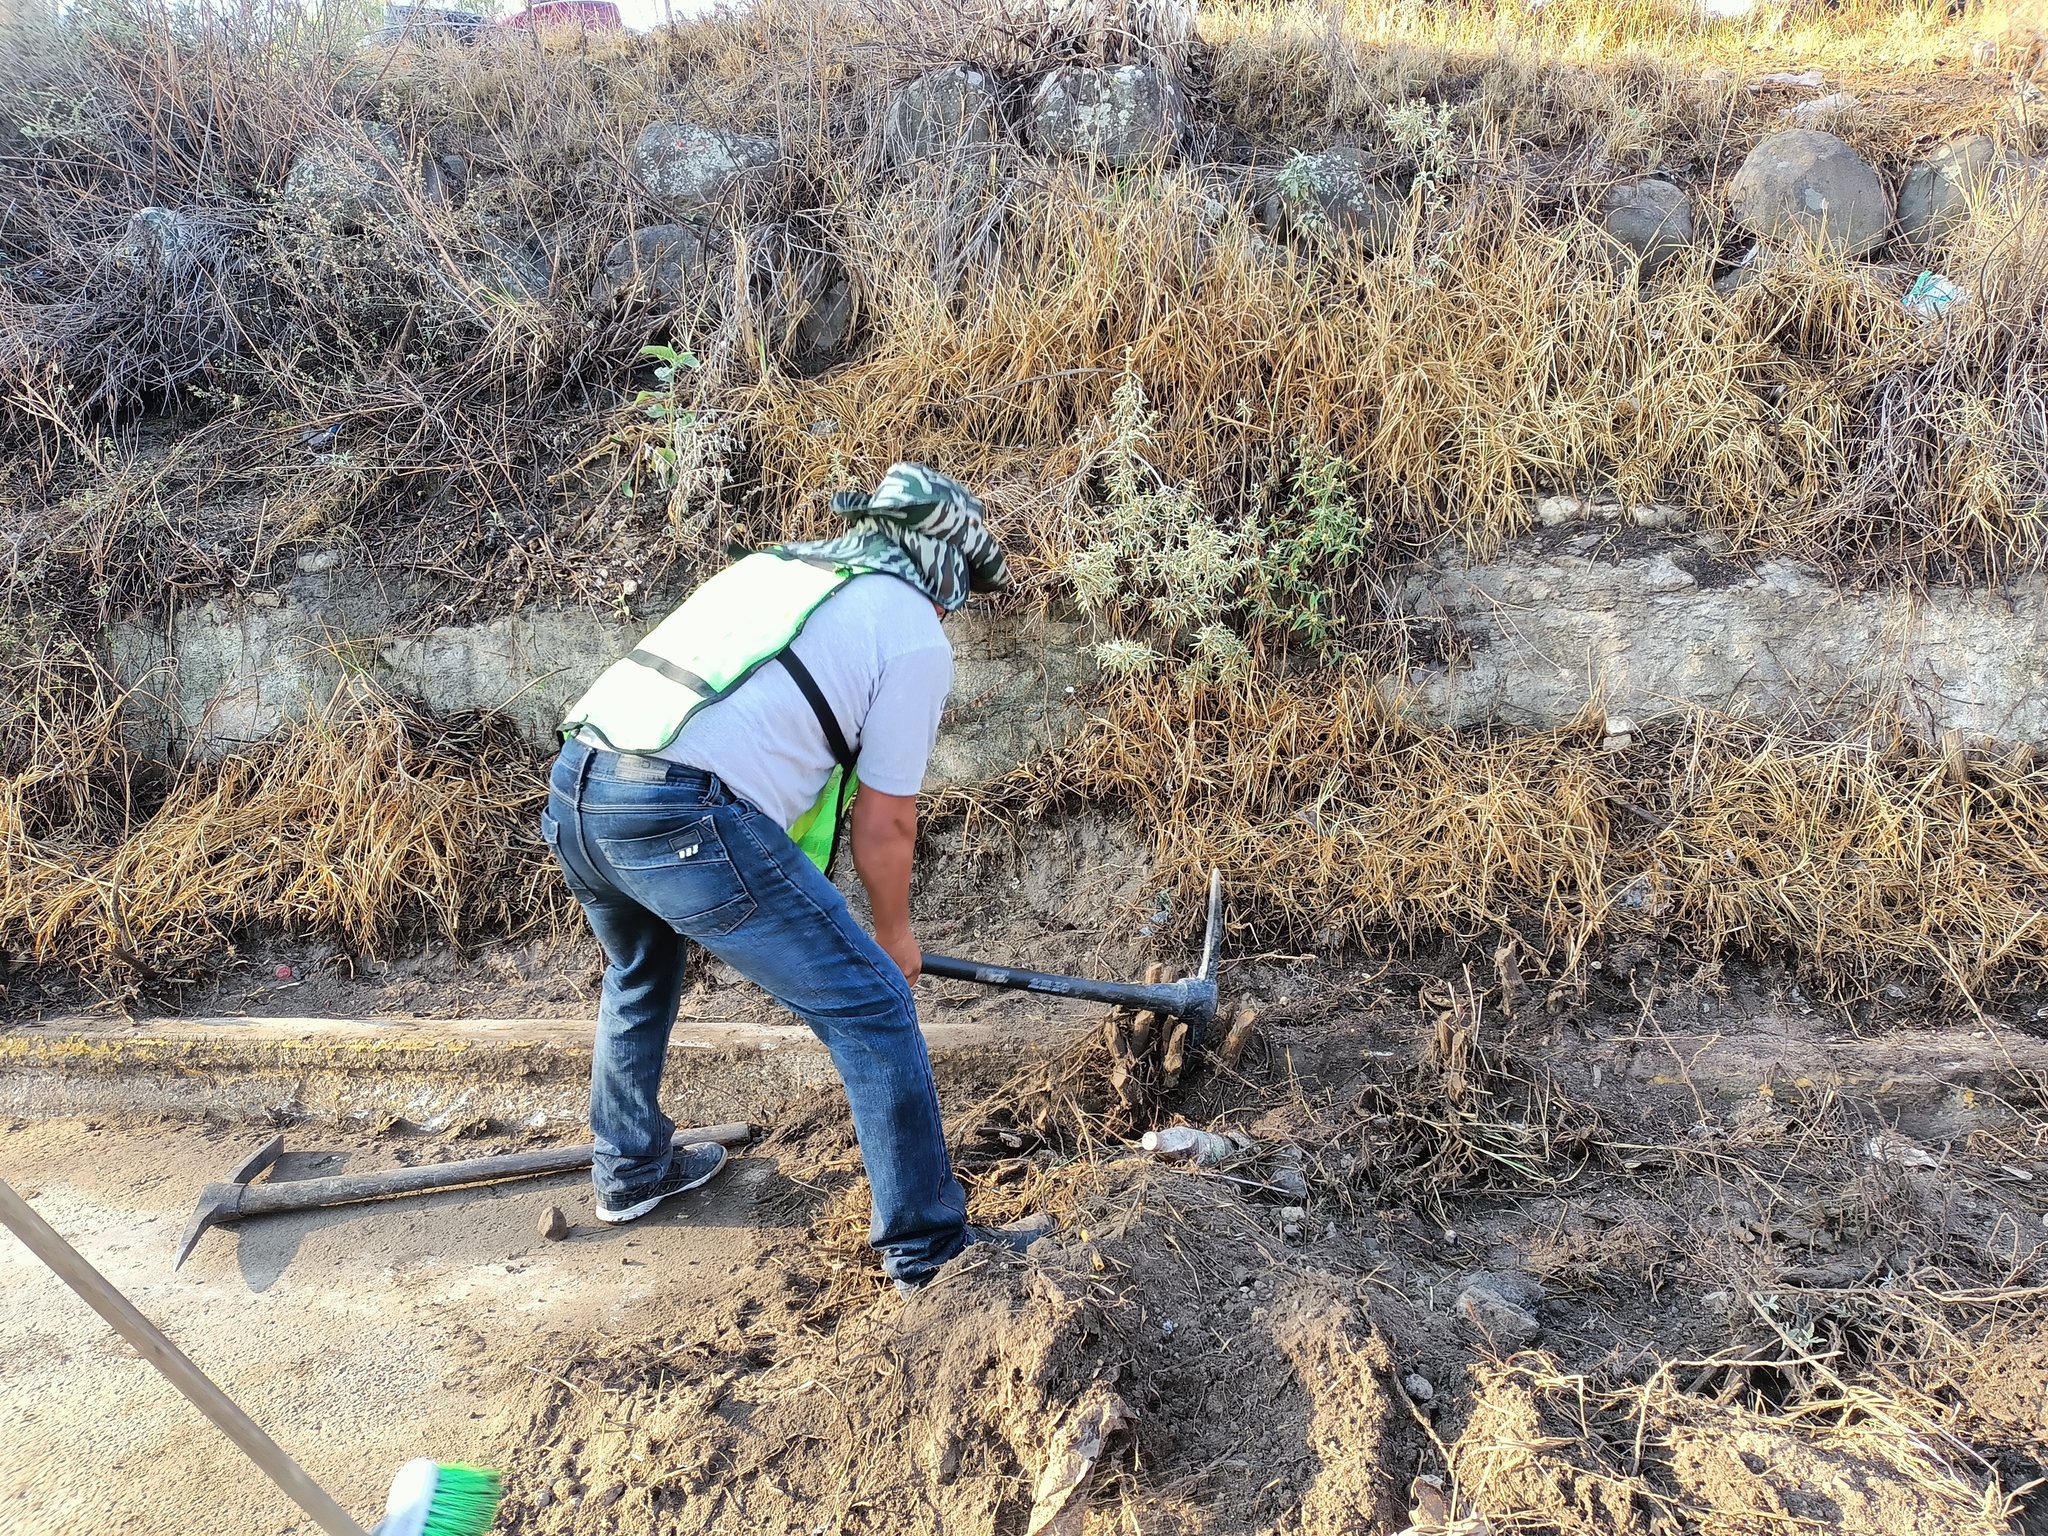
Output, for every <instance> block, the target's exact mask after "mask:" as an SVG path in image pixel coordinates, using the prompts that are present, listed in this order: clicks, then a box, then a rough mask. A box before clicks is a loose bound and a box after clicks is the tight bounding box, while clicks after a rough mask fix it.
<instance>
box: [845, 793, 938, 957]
mask: <svg viewBox="0 0 2048 1536" xmlns="http://www.w3.org/2000/svg"><path fill="white" fill-rule="evenodd" d="M916 849H917V796H915V795H885V794H883V793H882V792H881V791H880V790H877V789H872V788H870V787H868V786H867V785H862V786H861V790H860V793H859V794H857V795H855V796H854V797H853V867H854V870H855V872H856V873H858V874H859V876H860V883H861V884H862V885H864V886H866V887H867V892H868V906H869V907H870V908H871V909H872V910H873V912H874V915H875V942H876V943H877V944H879V945H881V946H882V948H883V949H884V950H885V951H887V952H888V956H889V958H890V959H891V960H894V961H895V962H896V965H897V968H898V969H899V970H901V971H902V972H903V975H904V978H905V979H906V980H908V981H912V982H915V981H916V980H917V977H918V973H919V972H920V971H922V970H923V969H924V953H923V951H922V950H920V949H919V948H918V944H917V940H916V939H915V938H914V937H912V936H911V932H910V861H911V858H912V856H913V854H914V853H915V852H916Z"/></svg>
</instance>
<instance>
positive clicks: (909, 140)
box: [882, 64, 1003, 171]
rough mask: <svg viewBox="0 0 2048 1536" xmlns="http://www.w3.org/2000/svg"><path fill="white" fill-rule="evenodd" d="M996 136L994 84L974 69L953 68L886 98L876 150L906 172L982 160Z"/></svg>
mask: <svg viewBox="0 0 2048 1536" xmlns="http://www.w3.org/2000/svg"><path fill="white" fill-rule="evenodd" d="M1002 134H1003V114H1002V105H1001V102H1000V101H999V100H998V98H997V96H996V89H995V86H994V84H993V83H992V82H991V81H990V80H989V78H988V76H986V75H984V74H983V73H982V72H981V71H980V70H978V69H973V68H970V67H969V66H967V65H965V64H956V65H954V66H953V67H952V68H950V69H941V70H937V71H934V72H933V73H931V74H929V75H921V76H919V77H918V78H917V79H915V80H913V81H911V82H910V83H909V84H908V85H906V86H904V87H903V88H902V89H901V90H899V91H897V92H896V94H895V95H894V96H892V97H891V98H890V99H889V112H888V116H887V117H886V118H885V119H884V120H883V123H882V149H883V153H884V155H885V156H886V157H887V159H888V162H889V164H890V165H891V166H892V167H894V168H895V169H896V170H899V171H911V170H914V169H915V168H916V167H918V166H921V165H929V164H932V163H935V162H936V163H941V164H947V163H964V162H967V161H970V160H985V159H986V158H987V155H988V151H989V149H990V147H991V146H992V145H994V144H995V143H996V141H997V140H999V139H1000V138H1001V137H1002Z"/></svg>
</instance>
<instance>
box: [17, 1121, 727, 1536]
mask: <svg viewBox="0 0 2048 1536" xmlns="http://www.w3.org/2000/svg"><path fill="white" fill-rule="evenodd" d="M261 1139H262V1138H261V1133H260V1132H258V1131H256V1130H253V1129H250V1128H238V1129H235V1130H232V1131H225V1132H208V1131H207V1130H205V1129H203V1128H200V1127H194V1126H187V1125H178V1124H174V1123H168V1122H167V1123H163V1124H149V1123H141V1124H136V1123H130V1124H118V1125H117V1124H112V1123H109V1124H106V1125H95V1124H93V1123H91V1122H81V1121H76V1120H72V1121H57V1122H49V1123H42V1124H29V1125H16V1126H14V1127H12V1128H10V1129H6V1130H4V1131H0V1177H4V1178H6V1179H7V1180H8V1181H9V1182H10V1183H12V1184H13V1185H14V1186H15V1187H16V1188H17V1189H19V1190H21V1191H22V1193H24V1194H25V1195H27V1196H28V1197H29V1199H30V1200H31V1201H32V1203H33V1204H34V1205H35V1207H36V1209H37V1210H39V1211H40V1212H42V1214H43V1216H44V1217H45V1218H46V1219H47V1220H48V1221H49V1222H50V1223H51V1225H53V1226H54V1227H56V1228H57V1230H58V1231H59V1232H61V1233H63V1234H64V1235H65V1237H66V1238H68V1239H69V1240H70V1241H71V1242H72V1243H73V1244H74V1245H75V1246H76V1247H77V1248H79V1249H80V1251H82V1252H83V1253H84V1254H85V1256H86V1257H87V1258H88V1259H90V1260H91V1261H92V1262H93V1263H94V1264H96V1265H98V1266H99V1267H100V1268H101V1270H102V1271H104V1272H105V1273H106V1274H107V1276H108V1277H109V1278H110V1279H111V1280H112V1281H113V1282H114V1283H115V1284H116V1285H117V1286H119V1287H120V1288H121V1289H122V1290H123V1291H125V1292H126V1293H127V1294H128V1296H129V1297H130V1298H131V1299H133V1300H134V1302H135V1303H136V1304H137V1305H138V1306H139V1307H141V1309H142V1310H143V1311H144V1313H146V1314H147V1315H148V1316H149V1317H151V1318H152V1319H154V1320H155V1321H156V1322H157V1323H158V1324H159V1325H160V1326H162V1327H163V1328H164V1329H165V1330H166V1331H167V1332H168V1333H169V1334H170V1335H171V1337H172V1338H173V1339H174V1340H175V1341H176V1342H177V1343H178V1344H179V1345H180V1346H181V1347H182V1348H183V1349H184V1350H185V1351H186V1353H187V1354H189V1355H191V1356H192V1358H193V1359H194V1360H196V1361H197V1362H198V1363H199V1364H200V1366H201V1367H202V1368H203V1369H204V1370H206V1371H207V1372H208V1373H209V1374H211V1375H212V1376H213V1378H214V1379H215V1380H216V1381H217V1382H219V1383H220V1385H221V1386H222V1387H224V1388H226V1390H227V1391H228V1393H229V1394H230V1395H231V1396H233V1397H234V1398H235V1399H236V1400H237V1401H238V1402H240V1403H241V1404H242V1406H243V1407H244V1408H246V1409H247V1410H248V1411H249V1412H250V1413H251V1414H252V1415H254V1416H255V1418H256V1420H257V1421H258V1422H259V1423H261V1424H262V1425H264V1426H265V1427H266V1428H267V1429H268V1430H269V1431H270V1433H271V1434H272V1435H274V1436H275V1437H276V1439H277V1440H278V1441H279V1442H280V1443H281V1444H283V1445H284V1446H285V1447H286V1449H288V1450H289V1451H291V1452H292V1454H294V1455H295V1456H297V1457H298V1458H299V1460H300V1461H301V1462H302V1463H303V1464H304V1465H305V1467H306V1468H307V1469H308V1470H309V1471H310V1472H311V1473H312V1474H313V1476H314V1477H315V1478H316V1479H318V1480H319V1481H320V1482H321V1483H322V1484H323V1485H324V1486H325V1487H326V1488H327V1489H328V1490H329V1491H330V1492H331V1493H333V1494H334V1495H335V1496H336V1497H337V1498H338V1499H339V1500H340V1501H341V1502H342V1503H343V1504H344V1505H346V1506H347V1507H349V1508H350V1509H352V1510H355V1511H357V1512H358V1514H359V1517H360V1518H362V1519H363V1521H364V1523H365V1525H366V1526H367V1525H369V1524H372V1523H374V1517H375V1516H376V1515H378V1514H381V1512H382V1508H383V1498H384V1491H385V1488H386V1486H387V1484H388V1482H389V1479H390V1476H391V1473H392V1471H393V1470H394V1469H395V1468H396V1467H397V1466H398V1465H399V1464H400V1463H401V1462H403V1461H405V1460H406V1459H408V1458H409V1457H413V1456H418V1455H430V1456H433V1457H434V1458H435V1459H437V1460H442V1461H461V1460H468V1459H477V1460H484V1461H488V1460H489V1459H490V1457H491V1456H492V1455H493V1453H494V1450H495V1447H494V1446H492V1445H491V1444H489V1443H487V1442H488V1440H489V1430H488V1428H487V1426H488V1425H489V1424H490V1421H491V1418H492V1410H493V1408H494V1407H496V1406H497V1405H498V1404H499V1403H500V1402H501V1401H502V1398H501V1394H502V1393H505V1392H508V1391H510V1390H512V1389H513V1388H515V1387H518V1386H521V1385H523V1381H521V1380H520V1379H519V1378H520V1375H521V1373H523V1372H524V1371H526V1370H528V1369H532V1368H534V1367H531V1366H530V1365H528V1364H525V1363H522V1364H521V1365H519V1366H517V1367H514V1366H510V1365H507V1364H506V1363H505V1362H506V1361H508V1360H510V1359H513V1358H517V1359H518V1360H519V1361H521V1362H529V1361H531V1360H532V1358H533V1357H534V1356H535V1355H536V1354H537V1353H539V1354H541V1355H542V1358H545V1355H544V1350H542V1349H541V1346H542V1344H543V1343H544V1340H545V1338H546V1337H547V1336H548V1335H550V1334H551V1333H556V1332H559V1333H561V1334H562V1335H563V1336H565V1337H574V1338H577V1339H579V1340H582V1339H587V1338H588V1337H590V1336H592V1335H595V1334H603V1333H607V1332H612V1331H619V1332H629V1331H632V1330H635V1329H639V1330H645V1329H646V1328H648V1327H649V1326H657V1325H658V1323H659V1320H660V1318H661V1316H662V1315H663V1314H664V1312H666V1311H669V1310H673V1309H676V1308H679V1307H682V1306H686V1305H688V1304H690V1303H691V1302H693V1301H697V1300H701V1299H703V1298H705V1297H708V1296H710V1295H713V1294H715V1293H716V1292H717V1291H718V1290H719V1289H720V1288H721V1287H723V1286H725V1285H727V1284H728V1283H729V1280H730V1277H731V1276H732V1275H733V1274H734V1273H735V1272H736V1271H738V1270H739V1269H741V1268H743V1267H744V1266H745V1265H746V1264H747V1263H748V1260H749V1254H750V1252H751V1250H752V1247H753V1238H752V1236H751V1235H750V1233H749V1230H748V1228H749V1225H750V1223H751V1221H752V1220H753V1210H754V1204H755V1197H756V1194H757V1192H758V1189H759V1186H760V1184H761V1181H762V1177H763V1175H764V1174H765V1172H766V1169H765V1167H764V1166H762V1165H759V1164H753V1163H750V1162H749V1160H748V1159H746V1158H744V1157H740V1158H737V1159H736V1160H735V1162H734V1164H733V1166H732V1168H731V1169H730V1170H729V1171H728V1173H727V1174H726V1175H725V1176H724V1177H723V1178H721V1179H720V1180H719V1181H718V1182H717V1183H715V1184H713V1185H712V1186H710V1187H709V1188H708V1189H706V1190H704V1191H702V1192H700V1193H697V1194H693V1195H689V1196H685V1197H683V1198H682V1199H681V1200H678V1201H675V1202H672V1207H673V1209H664V1210H663V1211H662V1212H660V1213H658V1214H657V1215H655V1216H654V1217H651V1218H649V1219H647V1220H644V1221H641V1222H638V1223H635V1224H634V1225H632V1226H630V1227H625V1228H618V1229H612V1228H605V1227H599V1226H597V1225H596V1224H595V1222H594V1220H593V1218H592V1216H591V1212H590V1197H589V1185H588V1178H587V1175H583V1174H564V1175H558V1176H555V1177H551V1178H544V1179H533V1180H524V1181H520V1182H517V1183H513V1184H505V1185H499V1186H496V1187H491V1188H478V1189H472V1190H467V1191H458V1192H449V1193H446V1194H439V1195H432V1196H425V1197H414V1198H408V1199H403V1200H399V1201H396V1202H391V1203H386V1204H381V1205H359V1206H351V1207H347V1208H343V1209H337V1210H330V1211H321V1212H310V1213H305V1214H296V1215H285V1216H275V1217H267V1218H263V1219H262V1220H260V1221H257V1222H251V1223H250V1224H248V1225H246V1226H243V1227H240V1228H224V1229H217V1230H215V1231H213V1232H211V1233H209V1234H208V1235H207V1236H206V1237H205V1238H204V1239H203V1240H202V1241H201V1243H200V1245H199V1248H198V1249H197V1251H196V1252H195V1253H194V1254H193V1256H192V1258H191V1259H190V1260H189V1261H187V1263H186V1265H185V1267H184V1268H183V1269H182V1270H179V1271H177V1272H176V1273H173V1272H172V1269H171V1259H172V1255H173V1253H174V1251H175V1248H176V1244H177V1241H178V1238H179V1235H180V1233H181V1231H182V1229H183V1226H184V1223H185V1221H186V1219H187V1217H188V1216H189V1214H190V1212H191V1208H192V1204H193V1201H194V1199H195V1197H196V1196H197V1195H198V1193H199V1190H200V1188H201V1186H202V1185H204V1184H205V1183H206V1182H207V1180H209V1179H211V1178H217V1177H220V1176H221V1175H222V1174H223V1173H224V1172H225V1171H226V1170H227V1169H228V1168H229V1167H230V1166H232V1164H233V1163H234V1162H235V1161H237V1160H238V1158H239V1157H240V1156H242V1155H243V1154H244V1153H246V1152H247V1151H249V1150H251V1149H252V1148H253V1147H254V1145H255V1144H256V1142H257V1141H260V1140H261ZM287 1147H288V1148H290V1149H292V1150H288V1151H287V1153H286V1155H285V1157H284V1159H283V1161H282V1162H281V1163H280V1164H279V1166H278V1169H277V1171H276V1172H275V1173H274V1174H273V1175H272V1177H274V1178H292V1177H306V1176H310V1175H314V1174H325V1173H334V1172H338V1171H340V1170H342V1169H343V1168H349V1169H358V1170H367V1169H373V1168H379V1167H388V1166H393V1165H394V1164H395V1162H396V1161H397V1160H398V1157H399V1156H400V1155H401V1154H403V1153H412V1154H421V1155H424V1156H426V1157H433V1156H439V1155H447V1156H470V1155H476V1154H478V1153H480V1152H484V1151H490V1150H497V1146H496V1144H495V1143H490V1142H477V1141H468V1142H461V1143H452V1142H432V1143H426V1144H424V1145H422V1144H421V1143H419V1142H418V1141H416V1140H413V1139H411V1138H392V1137H383V1138H374V1137H368V1136H363V1135H359V1134H351V1133H348V1132H342V1131H336V1130H334V1129H332V1128H331V1127H329V1128H315V1129H308V1130H305V1131H303V1132H296V1133H288V1134H287ZM549 1204H556V1205H559V1206H560V1207H561V1208H562V1210H563V1212H564V1213H565V1214H566V1215H567V1216H568V1218H569V1219H570V1220H571V1221H572V1222H574V1223H576V1228H575V1230H574V1232H573V1233H572V1235H571V1236H570V1237H569V1238H568V1239H567V1240H566V1241H561V1242H547V1241H543V1240H542V1238H541V1237H540V1235H539V1234H538V1232H537V1231H536V1225H535V1224H536V1218H537V1217H538V1216H539V1214H540V1212H541V1211H542V1209H543V1208H544V1207H545V1206H547V1205H549ZM0 1296H4V1297H5V1298H6V1302H5V1305H4V1306H0V1532H5V1533H6V1536H57V1533H63V1536H250V1533H252V1532H262V1533H264V1536H269V1533H272V1532H277V1533H284V1536H295V1533H301V1532H311V1531H313V1529H314V1527H313V1525H312V1523H311V1522H310V1521H308V1520H306V1519H305V1518H304V1517H303V1516H301V1515H299V1514H298V1512H297V1511H296V1510H295V1509H294V1508H293V1507H292V1506H291V1505H290V1504H289V1502H288V1501H287V1500H286V1499H285V1498H284V1496H283V1495H282V1494H280V1493H279V1492H278V1491H277V1490H276V1489H274V1488H273V1487H271V1486H270V1484H269V1483H268V1482H266V1481H265V1480H264V1479H263V1478H262V1477H261V1476H260V1475H259V1474H258V1473H257V1472H256V1471H255V1469H254V1468H253V1467H251V1466H250V1465H249V1463H248V1462H246V1461H245V1460H243V1458H242V1457H241V1455H240V1453H239V1452H237V1451H236V1450H235V1449H234V1448H233V1447H232V1446H231V1445H230V1444H229V1443H228V1442H227V1440H225V1439H224V1438H223V1437H222V1436H221V1435H220V1434H219V1433H217V1432H216V1431H215V1430H214V1429H213V1428H212V1427H211V1426H209V1425H208V1424H207V1423H206V1422H205V1421H204V1420H203V1419H201V1418H200V1416H199V1415H198V1413H197V1412H196V1411H195V1410H194V1409H193V1408H192V1407H191V1405H189V1404H188V1403H187V1402H186V1401H185V1400H184V1399H183V1398H182V1397H180V1396H179V1395H178V1394H177V1393H176V1392H175V1391H173V1390H172V1389H171V1387H170V1386H169V1385H168V1384H166V1383H165V1382H164V1381H163V1380H162V1379H161V1378H160V1377H159V1376H157V1374H156V1373H155V1372H154V1371H153V1370H152V1369H151V1368H150V1367H149V1366H148V1365H147V1364H146V1363H145V1362H143V1361H142V1360H141V1359H139V1358H138V1357H137V1356H136V1355H135V1354H134V1352H133V1351H132V1350H130V1349H129V1348H128V1347H127V1346H126V1345H125V1344H124V1343H122V1342H121V1341H120V1340H119V1339H118V1338H117V1337H115V1336H114V1334H113V1333H112V1332H111V1331H110V1330H109V1329H108V1328H107V1327H106V1325H105V1324H104V1323H102V1322H101V1321H100V1319H99V1317H98V1316H97V1315H96V1314H94V1313H93V1312H92V1311H90V1310H89V1309H88V1308H87V1307H86V1305H85V1303H84V1302H83V1301H81V1300H79V1299H78V1298H77V1297H76V1296H74V1295H73V1294H72V1293H71V1292H70V1291H69V1290H67V1289H66V1288H65V1287H64V1286H63V1285H61V1284H60V1283H59V1282H58V1281H57V1280H56V1279H55V1278H54V1277H53V1276H51V1275H50V1274H49V1273H48V1272H47V1271H46V1270H44V1269H43V1268H42V1267H41V1266H40V1265H39V1264H38V1263H37V1261H36V1260H35V1259H34V1258H33V1257H32V1256H31V1255H30V1254H29V1252H28V1251H27V1250H26V1249H25V1248H23V1247H22V1246H21V1245H20V1244H19V1243H18V1242H16V1241H14V1240H13V1238H12V1237H11V1236H7V1235H5V1234H0Z"/></svg>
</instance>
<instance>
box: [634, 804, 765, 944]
mask: <svg viewBox="0 0 2048 1536" xmlns="http://www.w3.org/2000/svg"><path fill="white" fill-rule="evenodd" d="M597 848H598V851H599V852H600V853H602V854H603V855H604V858H605V862H606V863H607V864H609V865H611V867H612V872H613V873H614V874H615V875H616V876H617V877H618V879H619V883H620V884H621V885H622V886H623V887H624V888H625V889H626V891H627V893H628V894H629V895H631V896H632V897H633V899H634V900H636V901H638V902H639V903H640V904H641V905H642V906H644V907H646V908H647V909H648V910H649V911H650V912H653V913H654V914H655V915H656V916H657V917H660V918H661V919H662V920H663V921H665V922H666V923H668V924H669V926H670V927H672V928H675V929H676V930H677V931H679V932H682V933H689V934H698V933H710V934H721V933H730V932H732V930H733V929H735V928H737V927H739V925H740V924H741V923H744V922H745V921H746V920H747V919H748V918H750V917H752V916H753V915H754V899H753V897H751V896H749V895H748V894H747V888H746V886H745V885H744V884H742V883H741V881H740V877H739V871H737V870H736V869H734V868H733V865H732V860H731V859H730V858H729V857H727V855H726V851H725V844H724V843H723V842H722V841H720V839H719V836H718V827H717V825H716V824H715V823H714V822H713V820H712V819H711V817H709V816H700V817H696V818H695V819H693V820H691V821H687V822H685V823H683V824H682V825H681V826H680V827H675V828H670V829H668V830H665V831H661V832H654V833H650V834H648V835H646V836H643V837H600V838H598V839H597Z"/></svg>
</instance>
